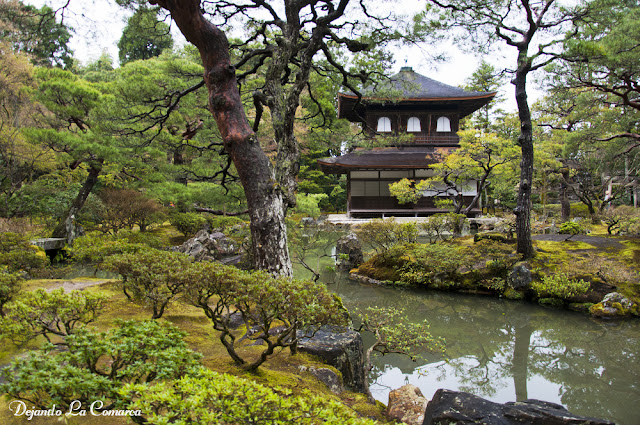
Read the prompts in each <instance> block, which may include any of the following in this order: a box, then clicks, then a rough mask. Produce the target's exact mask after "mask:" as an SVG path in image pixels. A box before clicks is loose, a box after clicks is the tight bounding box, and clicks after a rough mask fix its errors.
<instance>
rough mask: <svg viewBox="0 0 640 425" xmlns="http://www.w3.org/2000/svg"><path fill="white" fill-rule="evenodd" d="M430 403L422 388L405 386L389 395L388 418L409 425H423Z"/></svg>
mask: <svg viewBox="0 0 640 425" xmlns="http://www.w3.org/2000/svg"><path fill="white" fill-rule="evenodd" d="M428 402H429V400H427V399H426V398H425V396H423V395H422V391H420V388H418V387H416V386H415V385H411V384H407V385H403V386H402V387H400V388H398V389H397V390H393V391H391V392H390V393H389V404H388V405H387V417H388V418H389V419H391V420H396V421H398V422H404V423H406V424H407V425H421V424H422V422H423V421H424V412H425V409H426V407H427V403H428Z"/></svg>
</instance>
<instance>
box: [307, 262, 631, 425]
mask: <svg viewBox="0 0 640 425" xmlns="http://www.w3.org/2000/svg"><path fill="white" fill-rule="evenodd" d="M323 252H324V251H323ZM329 261H330V259H329V258H325V259H323V260H321V261H320V260H318V261H317V265H318V266H320V267H322V268H323V269H324V270H323V271H322V273H321V280H322V281H324V282H325V283H327V284H328V286H329V288H330V289H331V290H332V291H335V292H336V293H338V294H339V295H340V296H341V297H342V300H343V302H344V304H345V306H346V307H347V308H349V309H352V308H354V307H359V308H365V307H367V306H379V307H382V306H389V307H396V308H403V309H404V310H405V312H406V313H407V315H408V317H409V319H410V320H412V321H423V320H425V319H426V320H428V322H429V324H430V326H431V333H432V334H433V335H435V336H441V337H443V338H445V340H446V353H445V354H444V355H435V354H429V353H425V354H424V357H425V359H426V361H421V362H418V363H413V362H412V361H411V360H409V359H408V358H406V357H403V356H399V355H387V356H384V357H382V356H377V357H375V361H374V370H373V371H372V373H371V376H370V382H371V390H372V393H373V395H374V397H376V398H377V399H378V400H380V401H382V402H383V403H385V404H386V402H387V401H388V394H389V391H390V390H392V389H395V388H399V387H401V386H402V385H404V384H407V383H411V384H413V385H416V386H417V387H419V388H420V390H421V391H422V393H423V394H424V395H425V397H427V398H431V397H432V396H433V394H434V392H435V391H436V390H437V389H438V388H447V389H451V390H460V391H467V392H470V393H473V394H476V395H479V396H481V397H484V398H487V399H489V400H492V401H496V402H501V403H503V402H507V401H515V400H525V399H527V398H535V399H540V400H545V401H551V402H555V403H559V404H562V405H563V406H565V407H566V408H567V409H569V411H571V412H573V413H576V414H581V415H585V416H594V417H600V418H606V419H609V420H612V421H614V422H615V423H617V424H619V425H638V424H640V320H631V321H601V320H595V319H591V318H589V317H588V316H585V315H584V314H581V313H575V312H570V311H564V310H554V309H547V308H544V307H541V306H538V305H534V304H529V303H526V302H517V301H509V300H502V299H497V298H492V297H483V296H477V295H465V294H456V293H445V292H437V291H425V290H409V289H393V288H384V287H379V286H375V285H365V284H360V283H357V282H353V281H351V280H349V279H348V276H347V275H346V274H344V273H335V272H331V271H329V270H326V268H325V267H324V266H326V265H329ZM313 262H314V263H316V260H314V261H313ZM314 265H315V264H314ZM299 273H300V274H302V272H299ZM367 342H369V343H372V342H373V341H367V338H366V336H365V344H367Z"/></svg>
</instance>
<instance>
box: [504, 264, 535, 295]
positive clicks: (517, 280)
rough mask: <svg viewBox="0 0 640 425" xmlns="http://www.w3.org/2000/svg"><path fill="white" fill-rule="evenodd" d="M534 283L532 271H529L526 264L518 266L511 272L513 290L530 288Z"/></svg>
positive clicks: (510, 282)
mask: <svg viewBox="0 0 640 425" xmlns="http://www.w3.org/2000/svg"><path fill="white" fill-rule="evenodd" d="M532 281H533V278H532V276H531V270H529V268H528V267H527V264H526V263H518V264H516V265H515V266H514V267H513V269H512V270H511V273H510V274H509V279H508V282H509V286H511V287H512V288H513V289H523V288H528V287H529V286H530V285H531V282H532Z"/></svg>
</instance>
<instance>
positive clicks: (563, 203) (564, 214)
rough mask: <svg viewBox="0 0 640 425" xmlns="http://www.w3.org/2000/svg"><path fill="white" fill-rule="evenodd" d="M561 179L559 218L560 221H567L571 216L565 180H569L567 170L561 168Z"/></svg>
mask: <svg viewBox="0 0 640 425" xmlns="http://www.w3.org/2000/svg"><path fill="white" fill-rule="evenodd" d="M561 173H562V181H561V182H560V220H561V221H562V222H565V221H569V218H570V217H571V204H570V203H569V196H568V195H569V194H568V190H567V189H568V188H567V183H566V182H567V181H568V180H569V170H567V169H566V168H563V169H562V170H561Z"/></svg>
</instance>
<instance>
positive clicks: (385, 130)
mask: <svg viewBox="0 0 640 425" xmlns="http://www.w3.org/2000/svg"><path fill="white" fill-rule="evenodd" d="M495 95H496V93H484V92H469V91H465V90H463V89H460V88H458V87H453V86H449V85H446V84H443V83H440V82H438V81H435V80H432V79H430V78H427V77H425V76H423V75H420V74H418V73H416V72H415V71H413V69H412V68H410V67H403V68H402V69H401V70H400V72H399V73H398V74H396V75H394V76H393V77H391V78H390V79H389V81H388V82H387V83H386V84H383V85H381V87H380V89H379V90H376V91H375V92H374V91H373V90H369V91H364V92H363V97H362V98H361V99H358V97H357V96H356V95H354V94H352V93H339V94H338V116H339V118H346V119H348V120H349V121H351V122H355V123H361V124H362V126H363V130H364V133H365V134H366V136H367V137H370V138H381V137H384V139H382V140H384V141H385V142H391V143H385V147H381V148H373V149H356V150H354V151H353V152H350V153H347V154H345V155H342V156H338V157H332V158H323V159H320V160H318V164H319V166H320V168H321V169H322V171H323V172H325V173H332V174H346V175H347V214H348V215H349V216H350V217H380V216H382V217H385V216H415V217H417V216H427V215H431V214H435V213H438V212H444V210H440V209H438V208H436V206H435V203H434V201H435V199H436V196H446V193H443V191H441V190H438V188H434V189H433V190H427V191H425V192H424V193H423V196H422V198H421V199H420V200H418V202H416V203H415V204H413V205H410V206H407V205H401V204H399V203H398V201H397V200H396V199H395V198H393V197H392V196H391V194H390V193H389V184H391V183H393V182H396V181H398V180H400V179H402V178H409V179H415V180H420V179H423V178H427V177H430V176H432V175H433V172H432V170H430V169H429V165H432V164H434V163H436V162H437V161H438V160H439V158H441V155H442V154H445V155H446V154H447V153H449V152H452V151H453V150H455V149H456V148H457V147H458V146H459V141H460V139H459V137H458V135H457V134H456V132H457V131H458V129H459V122H460V119H462V118H464V117H466V116H467V115H470V114H471V113H473V112H474V111H476V110H478V109H480V108H481V107H482V106H484V105H486V104H487V103H489V102H490V101H491V99H493V97H494V96H495ZM459 189H460V190H462V192H463V198H464V201H465V203H467V205H468V202H470V201H471V199H472V198H473V196H474V195H475V194H476V191H477V183H476V182H468V184H467V185H465V187H463V188H459ZM472 212H473V213H475V214H477V213H478V212H480V210H474V211H472Z"/></svg>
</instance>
